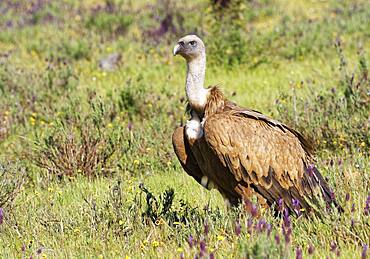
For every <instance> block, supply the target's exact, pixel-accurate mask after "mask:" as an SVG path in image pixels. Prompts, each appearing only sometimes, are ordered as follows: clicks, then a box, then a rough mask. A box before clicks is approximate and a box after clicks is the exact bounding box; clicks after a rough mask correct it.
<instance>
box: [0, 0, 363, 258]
mask: <svg viewBox="0 0 370 259" xmlns="http://www.w3.org/2000/svg"><path fill="white" fill-rule="evenodd" d="M187 2H188V3H180V1H171V0H167V1H166V0H158V1H153V2H149V1H148V2H146V1H143V0H140V1H133V0H105V1H104V0H86V1H76V0H61V1H52V0H30V1H22V0H14V1H13V0H3V1H0V255H1V257H3V258H20V257H22V258H23V257H33V258H34V257H44V258H48V257H50V258H52V257H58V258H63V257H82V258H83V257H93V258H115V257H126V258H141V257H148V258H152V257H158V258H176V257H180V258H200V257H206V258H208V257H209V258H215V257H216V258H220V257H225V258H235V257H236V258H237V257H243V258H294V257H296V258H302V256H303V257H304V258H305V257H313V258H325V257H327V258H336V257H338V256H341V257H343V258H366V255H367V256H368V257H370V250H368V246H369V245H370V211H369V210H370V208H369V207H370V173H369V168H370V163H369V146H370V134H369V123H370V113H369V111H370V107H369V104H370V99H369V91H370V78H369V77H368V61H369V60H370V51H369V50H370V23H369V21H370V4H369V2H368V1H366V0H357V1H346V0H343V1H333V0H327V1H314V0H311V1H304V0H297V1H284V0H281V1H273V0H263V1H254V0H251V1H239V0H234V1H231V2H232V4H231V5H230V6H229V7H228V8H225V9H222V8H220V7H217V6H214V5H212V1H206V0H198V1H187ZM188 33H197V34H198V35H200V36H201V37H202V38H203V39H204V41H205V42H206V46H207V55H208V56H207V61H208V70H207V75H206V84H207V85H215V84H219V85H220V87H221V88H222V90H223V91H224V92H225V94H226V95H227V96H228V97H229V98H230V99H232V100H233V101H236V102H238V103H239V104H240V105H243V106H245V107H249V108H252V109H255V110H259V111H261V112H264V113H266V114H268V115H271V116H273V117H274V118H277V119H279V120H281V121H283V122H285V123H287V124H289V125H292V126H294V127H295V128H297V129H299V130H301V131H302V132H303V133H304V134H305V135H307V136H309V137H311V138H312V139H313V141H314V142H315V143H316V145H317V148H316V150H317V151H316V156H317V167H318V168H319V170H320V171H321V173H322V174H323V175H324V177H326V178H327V179H328V182H329V183H330V185H331V186H332V187H333V189H334V191H335V195H336V197H337V199H338V201H339V202H340V204H342V206H343V207H344V209H345V212H344V213H343V214H340V215H339V214H337V213H332V214H330V213H323V214H324V215H323V216H321V217H317V218H305V217H299V218H295V217H291V218H286V217H274V216H273V215H272V214H273V213H272V212H271V211H269V210H264V211H261V213H262V217H261V218H254V217H253V216H252V215H249V214H247V213H246V212H245V211H243V209H242V208H234V209H230V210H227V209H226V207H225V204H224V202H223V199H222V197H221V195H220V194H219V193H218V192H216V191H207V190H205V189H204V188H202V187H201V186H199V185H198V184H197V183H196V182H195V181H194V180H193V179H192V178H190V177H189V176H187V174H186V173H185V172H184V171H183V170H182V168H181V166H180V164H179V163H178V161H177V159H176V157H175V155H174V152H173V150H172V144H171V134H172V132H173V130H174V128H175V127H176V126H178V125H180V124H182V123H184V122H185V121H186V119H187V116H186V114H185V106H186V100H185V92H184V82H185V64H184V61H183V60H182V59H181V58H178V57H176V58H174V57H172V48H173V45H174V44H175V43H176V41H177V39H178V38H180V37H181V36H184V35H185V34H188ZM110 55H115V56H116V57H117V55H119V56H120V58H118V61H117V62H111V63H112V68H109V69H104V68H102V66H101V65H99V64H100V63H101V61H102V60H103V61H106V59H107V57H108V56H110Z"/></svg>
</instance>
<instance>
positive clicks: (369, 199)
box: [364, 195, 370, 216]
mask: <svg viewBox="0 0 370 259" xmlns="http://www.w3.org/2000/svg"><path fill="white" fill-rule="evenodd" d="M369 212H370V195H369V196H367V199H366V203H365V208H364V214H365V215H366V216H368V215H369Z"/></svg>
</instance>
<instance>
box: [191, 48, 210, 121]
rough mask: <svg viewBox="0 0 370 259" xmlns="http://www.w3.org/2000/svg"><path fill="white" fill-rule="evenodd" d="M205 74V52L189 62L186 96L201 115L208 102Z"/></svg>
mask: <svg viewBox="0 0 370 259" xmlns="http://www.w3.org/2000/svg"><path fill="white" fill-rule="evenodd" d="M205 74H206V55H205V53H202V54H201V55H200V56H199V57H197V58H195V59H192V60H190V61H188V62H187V73H186V96H187V98H188V102H189V104H190V106H191V108H192V109H193V110H195V112H197V113H198V114H199V115H200V114H201V113H203V112H204V107H205V106H206V103H207V95H208V89H205V88H204V77H205Z"/></svg>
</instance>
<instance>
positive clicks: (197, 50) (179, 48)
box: [173, 35, 206, 62]
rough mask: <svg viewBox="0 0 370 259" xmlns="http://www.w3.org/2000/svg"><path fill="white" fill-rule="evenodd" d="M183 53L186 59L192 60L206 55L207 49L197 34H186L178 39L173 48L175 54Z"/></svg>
mask: <svg viewBox="0 0 370 259" xmlns="http://www.w3.org/2000/svg"><path fill="white" fill-rule="evenodd" d="M177 54H179V55H181V56H182V57H184V58H185V59H186V61H188V62H189V61H192V60H194V59H197V58H198V57H205V54H206V49H205V46H204V43H203V41H202V40H201V39H200V38H199V37H198V36H196V35H186V36H185V37H183V38H181V39H179V40H178V42H177V44H176V45H175V47H174V48H173V55H174V56H176V55H177Z"/></svg>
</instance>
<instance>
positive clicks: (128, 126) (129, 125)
mask: <svg viewBox="0 0 370 259" xmlns="http://www.w3.org/2000/svg"><path fill="white" fill-rule="evenodd" d="M133 126H134V125H133V124H132V122H131V121H129V122H128V124H127V128H128V130H129V131H131V130H132V127H133Z"/></svg>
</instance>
